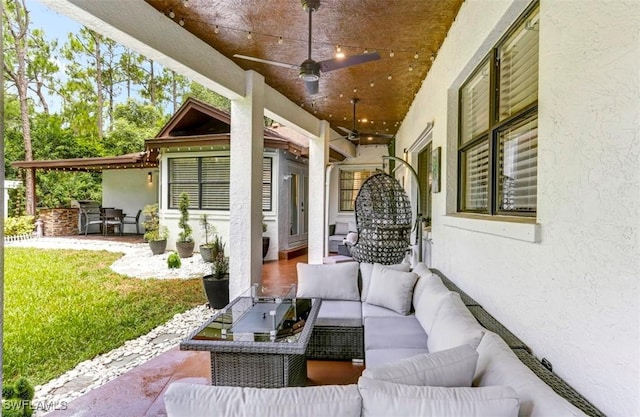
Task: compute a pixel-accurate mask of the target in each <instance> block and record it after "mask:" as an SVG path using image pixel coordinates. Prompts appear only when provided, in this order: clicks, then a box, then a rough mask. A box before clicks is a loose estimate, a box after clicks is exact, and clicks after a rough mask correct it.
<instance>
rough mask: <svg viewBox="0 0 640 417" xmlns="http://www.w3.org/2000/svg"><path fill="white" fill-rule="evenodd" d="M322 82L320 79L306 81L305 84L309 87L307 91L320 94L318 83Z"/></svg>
mask: <svg viewBox="0 0 640 417" xmlns="http://www.w3.org/2000/svg"><path fill="white" fill-rule="evenodd" d="M319 84H320V81H319V80H315V81H305V82H304V86H305V88H306V89H307V93H309V94H318V89H319V88H318V85H319Z"/></svg>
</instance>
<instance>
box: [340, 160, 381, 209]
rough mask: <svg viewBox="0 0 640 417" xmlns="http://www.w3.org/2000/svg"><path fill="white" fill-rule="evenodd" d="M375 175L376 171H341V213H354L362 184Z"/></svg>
mask: <svg viewBox="0 0 640 417" xmlns="http://www.w3.org/2000/svg"><path fill="white" fill-rule="evenodd" d="M373 174H375V170H373V169H371V170H360V171H350V170H346V169H341V170H340V199H339V200H340V201H339V206H340V211H353V210H354V203H355V201H356V197H357V196H358V191H360V187H361V186H362V183H364V182H365V181H366V179H367V178H369V177H370V176H372V175H373Z"/></svg>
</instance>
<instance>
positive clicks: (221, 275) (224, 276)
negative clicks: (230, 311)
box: [202, 236, 229, 308]
mask: <svg viewBox="0 0 640 417" xmlns="http://www.w3.org/2000/svg"><path fill="white" fill-rule="evenodd" d="M214 244H216V245H219V246H217V247H216V248H215V249H217V253H216V254H215V257H214V258H213V265H212V266H211V274H210V275H205V276H203V277H202V284H203V286H204V293H205V294H206V296H207V300H209V307H211V308H222V307H224V306H226V305H227V304H229V258H227V257H226V256H225V254H224V243H223V242H222V239H220V237H219V236H216V238H215V239H214Z"/></svg>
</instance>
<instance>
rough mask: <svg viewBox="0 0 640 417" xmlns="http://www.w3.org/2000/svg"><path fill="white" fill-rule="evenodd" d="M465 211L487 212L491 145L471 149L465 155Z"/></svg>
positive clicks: (485, 144) (485, 142) (481, 145)
mask: <svg viewBox="0 0 640 417" xmlns="http://www.w3.org/2000/svg"><path fill="white" fill-rule="evenodd" d="M463 164H464V190H465V193H464V195H465V199H464V207H463V209H464V210H471V211H487V209H488V202H489V143H488V142H487V141H483V142H480V144H478V145H476V146H474V147H472V148H470V149H469V150H467V151H465V152H464V154H463Z"/></svg>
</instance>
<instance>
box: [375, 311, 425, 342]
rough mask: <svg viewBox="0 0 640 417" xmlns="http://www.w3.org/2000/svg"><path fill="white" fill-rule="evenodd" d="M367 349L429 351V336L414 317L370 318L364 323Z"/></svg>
mask: <svg viewBox="0 0 640 417" xmlns="http://www.w3.org/2000/svg"><path fill="white" fill-rule="evenodd" d="M364 345H365V347H366V349H381V348H382V349H384V348H422V349H427V334H426V333H425V332H424V330H422V326H420V323H419V322H418V320H416V319H415V318H413V317H406V316H403V317H368V318H367V319H366V320H365V321H364Z"/></svg>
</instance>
